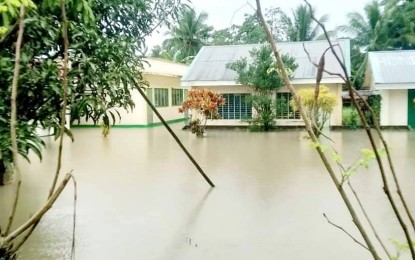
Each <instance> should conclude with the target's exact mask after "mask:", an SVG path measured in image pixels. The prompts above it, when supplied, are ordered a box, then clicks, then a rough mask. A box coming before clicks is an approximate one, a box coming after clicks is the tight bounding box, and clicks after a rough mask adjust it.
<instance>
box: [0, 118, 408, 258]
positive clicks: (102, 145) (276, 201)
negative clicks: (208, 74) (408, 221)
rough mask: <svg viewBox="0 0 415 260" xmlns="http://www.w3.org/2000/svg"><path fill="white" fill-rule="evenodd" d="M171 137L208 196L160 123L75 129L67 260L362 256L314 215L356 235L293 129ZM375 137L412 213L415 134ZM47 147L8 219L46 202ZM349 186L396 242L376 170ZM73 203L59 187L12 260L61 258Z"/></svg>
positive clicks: (351, 142) (348, 134)
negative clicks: (104, 130) (383, 141)
mask: <svg viewBox="0 0 415 260" xmlns="http://www.w3.org/2000/svg"><path fill="white" fill-rule="evenodd" d="M174 130H175V131H176V132H177V134H178V135H179V138H180V139H181V140H182V141H183V143H184V144H185V146H186V147H187V148H188V149H189V151H190V152H191V153H192V154H193V155H194V157H195V158H196V160H197V161H198V162H199V164H200V165H201V167H202V168H203V169H204V171H205V172H206V174H207V175H208V176H209V177H210V178H211V179H212V181H213V182H214V183H215V184H216V185H217V188H214V189H213V190H210V189H209V185H208V184H207V183H206V182H205V181H204V179H203V178H202V177H201V176H200V175H199V173H198V172H197V170H196V169H195V168H194V166H193V165H192V163H191V162H190V161H189V160H188V158H187V157H186V155H185V154H183V152H182V151H181V149H180V148H179V147H178V145H177V144H176V143H175V142H174V140H173V139H172V138H171V137H170V136H169V134H168V133H167V131H166V130H165V129H163V128H162V127H159V128H150V129H113V130H112V132H111V134H110V136H109V138H107V139H105V138H103V137H102V136H101V134H100V131H99V129H75V130H74V135H75V138H76V140H75V142H74V143H71V142H70V141H69V140H66V142H65V145H66V146H65V150H64V165H63V171H64V172H66V171H69V170H71V169H73V170H74V173H75V175H76V178H77V181H78V185H79V194H78V199H79V200H78V216H77V221H78V226H77V241H76V259H87V260H90V259H180V260H182V259H185V260H186V259H189V260H194V259H307V260H308V259H340V260H341V259H371V256H370V254H368V253H367V252H365V251H364V250H362V249H361V248H360V247H358V246H356V245H355V243H354V242H353V241H351V240H350V239H349V238H348V237H346V236H345V235H344V234H343V233H341V232H339V231H338V230H336V229H334V228H333V227H332V226H330V225H328V224H327V222H326V221H325V219H324V218H323V216H322V213H326V214H327V215H328V216H329V217H330V219H331V220H332V221H334V222H336V223H337V224H340V225H342V226H343V227H344V228H347V229H348V230H349V231H350V232H351V233H353V234H354V235H356V236H358V237H359V235H358V233H357V231H356V229H355V227H354V225H353V223H352V222H351V220H350V217H349V215H348V213H347V211H346V209H345V207H344V206H343V203H342V201H341V200H340V197H339V196H338V194H337V192H336V190H335V189H334V187H333V184H332V182H331V180H330V178H329V176H328V175H327V174H326V173H325V171H324V168H323V166H322V164H321V162H320V161H319V158H318V157H317V155H316V153H315V152H314V151H313V150H312V149H311V148H310V145H309V141H308V140H304V139H302V136H303V135H304V133H303V132H301V131H282V132H271V133H248V132H245V131H242V130H234V131H226V130H209V131H208V137H207V138H203V139H198V138H196V137H194V136H193V135H191V134H190V133H189V132H187V131H181V130H180V125H174ZM385 135H386V138H387V139H388V140H389V141H390V143H391V146H392V151H393V157H394V158H395V159H396V167H397V170H398V173H399V175H400V177H401V184H402V188H403V189H404V192H405V193H406V194H407V195H408V196H407V197H408V204H409V205H415V196H414V195H415V173H414V171H413V169H414V165H415V133H414V132H407V131H389V132H386V133H385ZM330 137H331V138H332V139H333V140H334V141H335V142H336V144H335V147H336V150H338V151H339V152H341V153H342V154H343V157H344V160H345V162H346V163H352V162H353V161H354V160H355V159H356V158H357V157H358V154H359V153H360V150H361V148H362V147H368V142H367V140H366V137H365V134H364V133H363V132H362V131H360V130H359V131H333V132H330ZM48 144H49V147H48V149H47V151H46V153H45V158H44V160H43V162H42V163H40V162H38V161H37V160H33V162H32V164H31V165H28V164H25V165H24V169H23V170H24V176H23V177H24V183H23V194H22V199H21V204H20V206H19V218H18V220H17V221H18V222H23V221H24V220H25V219H27V217H28V216H29V215H30V214H31V213H33V212H34V211H35V210H36V209H37V208H38V207H40V206H41V205H42V203H43V202H44V201H45V198H46V195H47V188H46V187H48V186H49V185H50V182H51V176H52V174H53V172H54V170H55V161H56V152H57V146H56V144H55V143H54V142H53V140H49V141H48ZM353 182H354V186H355V187H356V189H357V190H358V192H359V193H360V194H361V199H362V200H363V202H364V203H365V204H366V205H367V208H368V211H369V213H370V214H371V216H373V218H374V219H373V222H374V223H375V225H377V226H378V228H379V229H380V231H381V233H383V234H384V235H385V240H388V239H389V238H395V239H398V240H403V239H402V238H403V237H402V234H401V231H400V230H399V229H398V228H397V227H396V225H395V223H390V222H389V219H391V218H392V216H393V212H392V211H391V209H390V207H389V205H388V204H387V203H386V202H385V200H384V199H385V195H384V194H383V192H382V190H381V185H380V178H379V176H378V174H377V170H376V168H375V167H370V168H369V170H362V172H361V173H359V174H358V175H357V176H356V178H354V181H353ZM11 194H12V187H11V186H7V187H4V188H0V205H1V210H0V224H1V225H4V223H5V220H6V218H7V214H8V212H7V211H8V210H5V209H6V208H8V207H9V206H10V203H9V200H10V197H11ZM72 195H73V194H72V189H71V188H69V189H67V190H65V191H64V193H63V196H62V197H61V198H60V199H59V200H58V201H57V204H56V205H55V206H54V207H53V209H52V210H51V211H50V212H49V213H48V214H47V215H46V217H45V219H44V220H43V221H42V222H41V224H40V225H39V227H38V229H37V230H36V231H35V233H34V235H33V237H32V238H31V239H30V240H29V241H28V243H27V244H26V246H25V247H24V248H23V250H22V252H21V255H20V256H21V259H30V260H32V259H33V260H37V259H39V260H49V259H51V260H52V259H67V257H68V256H69V253H70V242H71V241H70V239H71V223H72V222H71V221H72V215H71V214H72ZM414 210H415V209H414ZM196 244H197V247H196ZM301 245H303V246H304V245H305V248H302V247H301ZM389 246H390V248H391V249H392V246H391V245H390V243H389ZM403 259H405V258H403Z"/></svg>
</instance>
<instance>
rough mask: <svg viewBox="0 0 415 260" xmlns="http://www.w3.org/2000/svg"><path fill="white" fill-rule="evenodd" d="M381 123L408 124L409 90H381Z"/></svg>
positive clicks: (385, 124)
mask: <svg viewBox="0 0 415 260" xmlns="http://www.w3.org/2000/svg"><path fill="white" fill-rule="evenodd" d="M380 94H381V96H382V103H381V113H380V114H381V115H380V124H381V125H383V126H406V125H408V90H407V89H397V90H381V91H380Z"/></svg>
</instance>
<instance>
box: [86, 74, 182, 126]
mask: <svg viewBox="0 0 415 260" xmlns="http://www.w3.org/2000/svg"><path fill="white" fill-rule="evenodd" d="M143 77H144V80H146V81H147V82H149V88H151V89H152V91H148V90H147V91H146V93H151V97H149V98H150V100H151V101H154V89H155V88H167V89H168V106H166V107H156V108H157V110H158V111H159V112H160V114H161V115H162V117H163V118H164V120H166V121H171V120H177V119H183V118H184V115H183V113H179V111H178V106H172V89H173V88H175V89H183V88H182V87H181V86H180V77H178V76H163V75H153V74H144V75H143ZM184 98H185V97H184ZM132 99H133V101H134V103H135V108H134V110H133V111H127V110H126V109H123V108H118V109H117V111H118V112H119V113H120V115H121V120H119V119H118V117H117V116H116V119H117V121H116V125H121V126H146V125H151V124H152V123H159V122H160V120H159V119H158V118H157V116H156V115H155V113H154V112H152V111H151V108H150V107H149V106H148V105H147V103H146V102H145V100H144V99H143V98H142V97H141V95H140V93H139V92H138V91H137V90H133V91H132ZM153 103H154V102H153ZM114 114H115V115H117V114H116V113H115V112H114ZM93 124H94V123H93V122H92V121H91V120H89V121H86V120H85V119H82V120H81V122H80V125H93Z"/></svg>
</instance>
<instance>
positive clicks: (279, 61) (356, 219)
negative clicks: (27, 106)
mask: <svg viewBox="0 0 415 260" xmlns="http://www.w3.org/2000/svg"><path fill="white" fill-rule="evenodd" d="M256 4H257V15H258V16H259V18H260V20H261V23H262V26H263V28H264V30H265V32H266V34H267V38H268V42H269V43H270V44H271V48H272V51H273V54H274V56H275V58H276V60H277V66H278V68H279V69H280V71H281V76H282V78H283V80H284V83H285V85H286V86H287V87H288V89H289V90H290V92H291V93H292V95H293V99H294V101H295V102H296V104H297V107H298V108H299V111H300V114H301V116H302V118H303V120H304V124H305V126H306V129H307V132H308V134H309V136H310V138H311V140H312V141H313V142H314V143H316V144H320V142H319V140H318V139H317V138H316V136H315V134H314V133H313V129H312V126H311V123H310V121H309V118H308V117H307V115H306V112H305V111H304V108H303V106H302V104H301V100H300V98H299V96H298V95H297V92H296V90H295V88H294V87H293V86H292V84H291V82H290V80H289V77H288V75H287V71H286V69H285V66H284V63H283V61H282V58H281V55H280V53H279V51H278V49H277V46H276V44H275V41H274V39H273V36H272V34H271V32H270V31H269V28H268V27H267V23H266V21H265V18H264V16H263V14H262V10H261V3H260V0H256ZM316 150H317V152H318V154H319V156H320V158H321V160H322V161H323V164H324V166H325V167H326V170H327V172H328V173H329V175H330V177H331V179H332V181H333V183H334V184H335V186H336V188H337V190H338V191H339V193H340V195H341V197H342V199H343V201H344V203H345V205H346V207H347V209H348V210H349V213H350V215H351V217H352V219H353V222H354V223H355V225H356V227H357V228H358V229H359V231H360V233H361V235H362V237H363V239H364V240H365V242H366V244H367V247H368V248H369V251H370V252H371V254H372V256H373V258H374V259H376V260H378V259H380V257H379V255H378V254H377V251H376V249H375V247H374V246H373V244H372V241H371V240H370V238H369V236H368V235H367V233H366V231H365V229H364V227H363V225H362V223H361V222H360V219H359V217H358V215H357V213H356V211H355V209H354V207H353V205H352V204H351V202H350V200H349V197H348V196H347V194H346V192H345V191H344V190H343V187H342V186H341V185H340V181H339V180H338V178H337V176H336V174H335V172H334V170H333V168H332V166H331V164H330V162H329V161H328V158H327V156H326V155H325V153H324V152H323V150H322V148H321V146H319V145H318V146H316Z"/></svg>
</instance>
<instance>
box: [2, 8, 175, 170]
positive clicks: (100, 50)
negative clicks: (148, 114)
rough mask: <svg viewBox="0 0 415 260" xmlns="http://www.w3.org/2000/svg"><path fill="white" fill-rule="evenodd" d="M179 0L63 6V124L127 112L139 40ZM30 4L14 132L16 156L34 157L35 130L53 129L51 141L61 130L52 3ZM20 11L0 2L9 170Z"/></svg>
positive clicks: (58, 40) (136, 81)
mask: <svg viewBox="0 0 415 260" xmlns="http://www.w3.org/2000/svg"><path fill="white" fill-rule="evenodd" d="M180 1H181V0H173V1H172V0H150V1H148V0H128V1H121V0H88V1H84V0H67V1H66V12H67V19H68V38H69V42H70V49H69V60H70V68H69V73H68V87H69V93H70V96H69V99H68V106H67V110H68V112H70V114H71V122H70V123H73V122H75V121H77V120H80V119H81V118H85V119H86V120H92V121H93V122H94V123H98V122H102V124H103V125H104V126H105V127H109V126H110V125H111V124H114V123H116V121H117V119H119V114H117V112H116V109H117V108H123V109H127V110H132V109H133V108H134V103H133V100H132V97H131V93H132V91H134V90H135V89H137V88H139V87H143V86H144V85H145V82H144V81H143V79H142V75H141V72H140V71H141V70H142V68H143V66H142V59H141V57H142V55H141V54H142V53H143V52H144V50H145V47H146V46H145V42H144V37H145V36H146V35H149V34H151V32H152V31H153V30H154V28H155V27H156V26H157V25H158V24H159V23H160V22H161V21H165V22H168V20H169V19H170V18H171V17H172V16H176V15H177V13H178V12H179V10H180V6H181V5H180ZM22 2H28V1H22ZM35 3H36V8H33V7H32V8H31V9H29V8H27V10H26V16H25V18H26V19H25V30H24V35H23V45H22V51H21V62H20V77H19V93H18V97H17V102H18V111H17V124H18V125H17V129H18V144H19V152H20V154H21V155H23V156H27V154H28V152H29V151H34V152H35V153H36V154H37V155H38V156H39V157H40V155H41V148H42V146H43V143H42V141H41V139H40V138H39V137H38V136H37V134H36V129H37V128H38V127H40V128H45V129H49V128H52V129H54V131H53V132H54V133H55V136H56V137H57V136H59V133H60V131H65V130H64V129H60V121H61V120H63V119H62V118H61V115H60V111H61V107H62V96H63V92H62V78H61V76H62V60H63V50H64V47H63V38H62V33H61V31H62V26H61V21H60V19H61V14H60V6H59V4H60V3H59V1H50V0H42V1H35ZM19 6H20V2H19V1H18V0H15V1H11V0H7V1H5V2H2V3H1V4H0V8H1V14H2V15H1V16H0V28H2V30H1V32H2V35H0V37H1V38H0V39H1V41H0V85H1V86H3V87H2V88H1V89H0V112H1V113H0V114H1V116H0V144H1V146H0V164H6V167H0V168H10V164H11V163H12V160H11V148H10V147H11V141H10V134H9V129H10V122H9V118H10V113H11V106H10V88H8V86H10V85H11V81H12V78H13V68H14V59H15V42H16V39H17V26H16V19H17V14H18V9H19ZM114 108H115V112H114V110H112V109H114ZM0 174H1V173H0ZM0 177H1V176H0Z"/></svg>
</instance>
